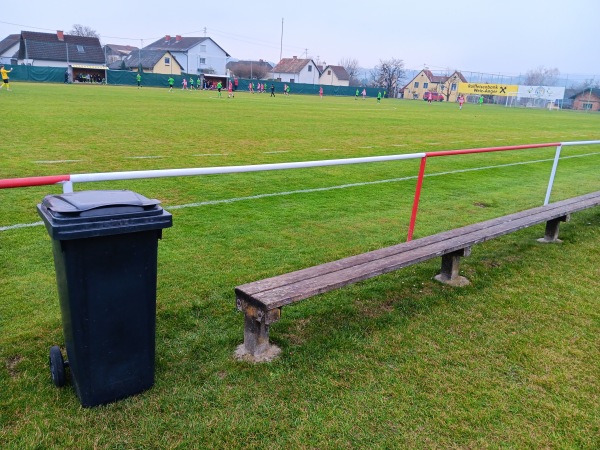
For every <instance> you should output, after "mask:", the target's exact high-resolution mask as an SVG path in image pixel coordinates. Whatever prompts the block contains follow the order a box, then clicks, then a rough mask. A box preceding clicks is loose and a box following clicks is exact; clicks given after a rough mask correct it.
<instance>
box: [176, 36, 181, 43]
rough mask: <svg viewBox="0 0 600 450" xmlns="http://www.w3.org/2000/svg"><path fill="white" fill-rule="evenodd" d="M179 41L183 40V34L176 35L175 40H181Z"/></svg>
mask: <svg viewBox="0 0 600 450" xmlns="http://www.w3.org/2000/svg"><path fill="white" fill-rule="evenodd" d="M179 41H181V35H179V34H178V35H177V36H175V42H179Z"/></svg>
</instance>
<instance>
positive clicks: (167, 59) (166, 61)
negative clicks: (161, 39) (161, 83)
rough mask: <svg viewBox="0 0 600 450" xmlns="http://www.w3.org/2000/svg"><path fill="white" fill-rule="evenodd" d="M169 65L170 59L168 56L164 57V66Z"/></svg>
mask: <svg viewBox="0 0 600 450" xmlns="http://www.w3.org/2000/svg"><path fill="white" fill-rule="evenodd" d="M170 65H171V58H169V57H168V56H165V66H170Z"/></svg>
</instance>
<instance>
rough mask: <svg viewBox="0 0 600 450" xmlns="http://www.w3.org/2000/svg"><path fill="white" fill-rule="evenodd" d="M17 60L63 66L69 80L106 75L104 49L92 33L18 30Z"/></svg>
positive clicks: (30, 64)
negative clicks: (77, 34) (85, 35)
mask: <svg viewBox="0 0 600 450" xmlns="http://www.w3.org/2000/svg"><path fill="white" fill-rule="evenodd" d="M17 63H18V64H26V65H29V66H46V67H65V68H67V70H68V72H69V77H70V79H71V80H78V79H85V78H86V76H88V75H89V77H87V79H90V78H91V79H95V80H102V79H106V70H107V67H106V66H105V64H104V51H103V50H102V46H101V45H100V40H99V39H98V38H95V37H84V36H73V35H68V34H64V33H63V32H62V31H57V32H56V33H38V32H34V31H21V36H20V39H19V52H18V54H17Z"/></svg>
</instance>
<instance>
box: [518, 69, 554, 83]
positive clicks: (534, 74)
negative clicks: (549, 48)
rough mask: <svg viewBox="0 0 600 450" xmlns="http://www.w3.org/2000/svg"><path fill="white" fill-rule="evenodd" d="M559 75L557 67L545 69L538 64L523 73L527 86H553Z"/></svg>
mask: <svg viewBox="0 0 600 450" xmlns="http://www.w3.org/2000/svg"><path fill="white" fill-rule="evenodd" d="M559 76H560V71H559V70H558V69H557V68H554V69H550V68H548V69H547V68H545V67H544V66H539V67H538V68H536V69H532V70H529V71H528V72H527V73H526V74H525V84H526V85H527V86H555V85H556V83H557V82H558V77H559Z"/></svg>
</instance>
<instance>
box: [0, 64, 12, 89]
mask: <svg viewBox="0 0 600 450" xmlns="http://www.w3.org/2000/svg"><path fill="white" fill-rule="evenodd" d="M8 72H12V68H11V69H10V70H6V69H5V68H4V65H1V66H0V76H2V84H0V89H2V88H3V87H4V85H6V90H7V91H10V84H9V82H8Z"/></svg>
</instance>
